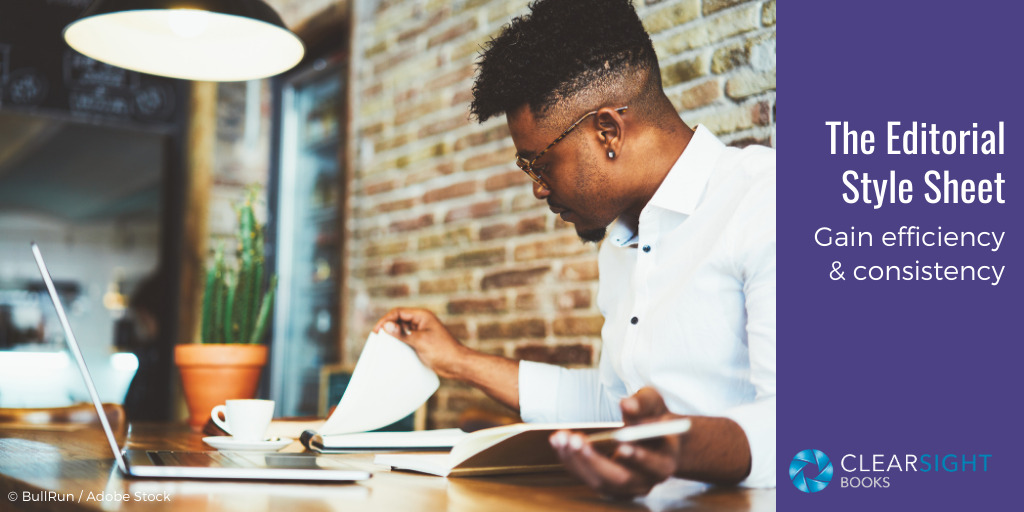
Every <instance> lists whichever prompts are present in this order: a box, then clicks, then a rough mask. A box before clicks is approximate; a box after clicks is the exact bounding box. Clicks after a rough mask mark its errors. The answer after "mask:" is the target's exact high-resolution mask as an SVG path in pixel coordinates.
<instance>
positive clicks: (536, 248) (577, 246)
mask: <svg viewBox="0 0 1024 512" xmlns="http://www.w3.org/2000/svg"><path fill="white" fill-rule="evenodd" d="M591 250H592V249H591V248H590V247H587V246H586V245H584V244H583V243H581V242H580V241H579V240H578V239H577V238H576V236H575V235H569V236H562V237H559V238H556V239H552V240H542V241H538V242H530V243H526V244H522V245H519V246H517V247H516V248H515V251H514V252H513V255H514V257H515V260H516V261H528V260H536V259H549V258H561V257H564V256H573V255H576V254H583V253H585V252H588V251H591Z"/></svg>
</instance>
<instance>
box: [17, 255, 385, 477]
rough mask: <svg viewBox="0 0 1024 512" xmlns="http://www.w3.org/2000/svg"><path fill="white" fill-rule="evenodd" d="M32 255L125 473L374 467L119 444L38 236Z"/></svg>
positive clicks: (343, 473) (345, 473)
mask: <svg viewBox="0 0 1024 512" xmlns="http://www.w3.org/2000/svg"><path fill="white" fill-rule="evenodd" d="M32 255H33V256H34V257H35V260H36V265H37V266H38V267H39V273H40V274H41V275H42V277H43V282H44V283H45V284H46V290H47V291H48V292H49V293H50V300H52V301H53V307H54V308H55V309H56V310H57V317H58V318H59V319H60V324H61V326H62V327H63V328H64V335H65V337H66V338H67V342H68V348H69V349H70V351H71V353H72V355H73V356H74V358H75V361H76V362H77V363H78V369H79V370H80V371H81V373H82V380H84V381H85V386H86V388H88V390H89V396H90V397H91V398H92V403H93V406H95V407H96V412H97V414H98V415H99V418H100V423H101V424H102V426H103V433H104V434H105V435H106V437H107V442H108V443H109V444H110V450H111V451H112V452H113V454H114V459H115V462H116V463H117V468H118V470H120V471H121V473H123V474H125V475H127V476H132V477H144V478H189V479H212V480H222V479H223V480H274V481H296V480H298V481H320V482H353V481H356V480H365V479H367V478H370V473H369V472H367V471H363V470H359V469H356V468H354V467H349V466H345V465H344V464H343V463H340V462H337V461H331V462H330V464H329V466H330V467H327V466H326V465H322V464H321V460H320V458H319V457H317V456H316V455H315V454H308V453H276V452H275V453H260V454H255V453H245V452H227V451H221V452H175V451H142V450H124V449H122V448H120V447H119V446H118V444H117V440H116V439H115V438H114V432H113V431H112V430H111V428H110V423H109V422H108V421H107V415H106V414H104V413H103V406H102V405H101V403H100V397H99V394H98V393H97V392H96V386H95V384H94V383H93V380H92V376H91V375H90V374H89V368H88V367H87V366H86V364H85V358H84V357H83V356H82V350H81V348H79V345H78V341H77V340H76V339H75V335H74V333H73V332H72V331H71V324H70V323H68V318H67V315H66V314H65V313H64V306H63V304H62V303H61V300H60V297H59V296H58V295H57V289H56V288H55V287H54V285H53V279H52V278H51V277H50V272H49V271H48V270H47V268H46V263H45V262H44V261H43V255H42V253H41V252H40V251H39V246H38V245H36V243H35V242H32Z"/></svg>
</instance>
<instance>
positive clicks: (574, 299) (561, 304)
mask: <svg viewBox="0 0 1024 512" xmlns="http://www.w3.org/2000/svg"><path fill="white" fill-rule="evenodd" d="M555 303H556V304H557V305H558V309H561V310H568V309H584V308H589V307H590V303H591V301H590V290H570V291H567V292H562V293H560V294H558V298H557V299H555Z"/></svg>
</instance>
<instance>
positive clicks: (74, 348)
mask: <svg viewBox="0 0 1024 512" xmlns="http://www.w3.org/2000/svg"><path fill="white" fill-rule="evenodd" d="M32 255H33V256H35V259H36V265H37V266H38V267H39V273H40V274H41V275H42V276H43V282H44V283H45V284H46V290H47V291H48V292H50V300H51V301H52V302H53V307H54V308H55V309H56V310H57V318H59V319H60V325H61V326H62V327H63V328H64V336H65V337H66V338H67V340H68V348H69V349H70V350H71V353H72V354H73V355H74V356H75V361H76V362H77V363H78V369H79V370H80V371H81V372H82V380H84V381H85V387H86V388H88V389H89V396H90V397H92V403H93V406H95V407H96V414H98V415H99V417H100V423H101V424H102V425H103V433H104V434H106V436H107V442H109V443H110V450H111V451H112V452H114V458H115V459H116V460H117V467H118V468H120V469H121V472H123V473H127V472H128V466H127V464H125V461H124V457H123V456H122V455H121V448H120V447H119V446H117V440H116V439H115V438H114V431H113V430H111V428H110V422H108V421H107V415H106V414H105V413H104V412H103V403H102V402H100V395H99V393H97V392H96V386H95V384H93V381H92V375H90V374H89V367H87V366H86V365H85V357H83V356H82V350H81V349H80V348H79V346H78V341H77V340H76V339H75V334H74V333H73V332H71V324H70V323H68V317H67V315H66V314H65V313H64V305H63V304H62V303H61V301H60V296H58V295H57V288H56V287H55V286H54V285H53V279H52V278H51V277H50V271H49V270H47V269H46V262H44V261H43V254H42V253H41V252H39V246H38V245H36V243H35V242H32Z"/></svg>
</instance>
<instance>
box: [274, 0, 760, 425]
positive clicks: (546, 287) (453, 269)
mask: <svg viewBox="0 0 1024 512" xmlns="http://www.w3.org/2000/svg"><path fill="white" fill-rule="evenodd" d="M566 1H570V0H566ZM634 2H635V3H636V4H637V9H638V11H639V13H640V15H641V17H642V18H643V20H644V24H645V26H646V27H647V29H648V31H649V32H650V33H651V37H652V39H653V41H654V45H655V49H656V50H657V52H658V55H659V58H660V61H661V66H662V75H663V76H662V78H663V81H664V84H665V89H666V92H667V93H668V96H669V98H670V99H671V100H672V102H673V104H675V106H676V107H677V109H678V110H679V111H680V112H681V114H682V116H683V118H684V119H685V120H686V121H687V122H688V123H689V124H690V125H691V126H693V125H695V124H698V123H701V124H704V125H706V126H707V127H708V128H711V129H712V130H713V131H715V132H716V133H718V134H719V136H720V137H722V138H723V139H724V140H725V141H726V142H728V143H730V144H733V145H740V146H742V145H746V144H750V143H761V144H770V145H774V133H775V32H776V31H775V0H750V1H744V0H703V1H701V0H660V1H659V0H647V1H646V2H644V1H643V0H634ZM271 4H272V5H274V6H275V7H276V8H277V9H278V10H279V12H281V13H282V16H283V17H284V19H285V21H286V23H288V25H289V26H293V27H294V26H297V25H300V24H301V23H303V22H305V21H307V20H308V19H309V17H311V16H316V13H317V12H320V11H321V10H322V9H324V8H326V7H328V6H330V5H331V2H330V1H324V0H317V1H314V2H302V1H298V0H274V1H271ZM526 4H527V0H511V1H510V0H445V1H442V0H355V5H354V12H355V13H354V20H355V23H354V26H355V28H354V30H355V38H354V49H353V56H352V67H353V70H352V76H353V79H354V81H353V83H352V84H351V85H352V88H353V97H354V101H355V105H354V106H353V109H352V112H353V125H352V127H351V132H352V134H353V135H354V138H353V140H352V141H351V144H352V145H353V148H354V151H353V153H354V154H355V155H356V156H355V165H354V166H353V168H352V169H349V172H350V179H351V186H350V189H349V190H350V197H349V198H348V202H349V215H348V221H347V226H346V232H347V237H348V242H349V243H348V247H349V253H348V261H347V267H348V269H349V276H348V281H347V283H348V290H347V297H346V299H347V304H346V312H347V313H346V317H347V322H346V325H347V329H346V332H344V333H343V337H344V340H343V342H344V347H345V349H344V354H343V357H344V358H345V359H346V360H347V361H350V362H351V361H355V360H356V358H357V357H358V354H359V351H360V350H361V349H362V343H363V341H364V340H365V339H366V336H367V334H368V332H369V330H370V328H371V327H372V325H373V323H374V322H376V320H377V319H378V318H379V317H380V316H381V315H382V314H383V313H384V312H386V311H387V310H388V309H390V308H392V307H395V306H419V307H425V308H429V309H431V310H433V311H435V312H436V313H437V314H438V315H439V316H440V317H441V318H442V320H443V321H445V322H446V323H447V324H448V326H449V328H450V329H451V330H452V332H453V333H455V335H456V336H458V337H459V338H460V339H461V340H462V341H463V342H464V343H466V344H467V345H469V346H471V347H474V348H477V349H480V350H484V351H486V352H491V353H496V354H503V355H506V356H510V357H517V358H524V359H530V360H538V361H548V362H555V363H560V364H565V365H570V366H591V365H593V364H596V362H597V360H598V357H599V356H600V349H601V343H600V329H601V325H602V322H603V320H602V318H601V315H600V314H599V312H598V311H597V308H596V304H595V300H596V294H597V277H598V276H597V259H596V257H597V248H596V247H595V246H593V245H588V246H584V245H582V244H581V243H580V242H579V241H578V239H577V238H576V235H575V231H574V230H573V229H572V227H571V225H568V224H565V223H563V222H562V221H561V220H560V219H559V218H557V217H556V216H555V215H552V214H551V212H550V211H548V209H547V208H546V207H545V205H544V203H543V202H540V201H537V200H536V199H534V197H533V196H532V194H531V189H530V186H529V181H528V178H526V176H525V175H524V174H523V173H522V172H521V171H519V170H518V169H517V168H516V167H515V166H514V165H513V163H512V155H513V153H514V152H515V150H514V148H513V145H512V141H511V139H510V138H509V137H508V130H507V128H506V127H505V122H504V119H492V120H491V121H489V122H487V123H485V124H483V125H478V124H476V123H475V122H473V121H471V120H470V119H469V117H468V104H469V101H470V97H471V92H470V91H471V86H472V77H473V61H474V59H475V57H476V53H477V51H478V50H479V47H480V45H481V44H482V43H483V42H484V41H486V40H487V39H488V38H489V37H491V36H493V35H495V34H497V33H498V32H499V31H500V29H501V27H502V25H504V24H505V23H507V22H508V21H509V20H510V19H511V17H513V16H515V15H519V14H523V13H525V12H526V11H527V9H526ZM468 407H479V408H484V409H493V410H496V411H503V409H501V408H500V406H497V405H495V404H493V403H491V402H490V401H489V400H488V399H486V397H484V396H483V395H482V393H479V392H477V391H475V390H472V389H470V388H468V387H466V386H462V385H459V384H457V383H454V382H444V383H443V385H442V389H441V391H439V392H438V394H437V395H435V397H434V398H433V399H432V400H431V403H430V421H429V424H430V426H432V427H445V426H451V425H453V424H454V423H455V421H456V420H457V418H458V415H459V413H460V411H462V410H465V409H466V408H468ZM503 412H507V411H503Z"/></svg>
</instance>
